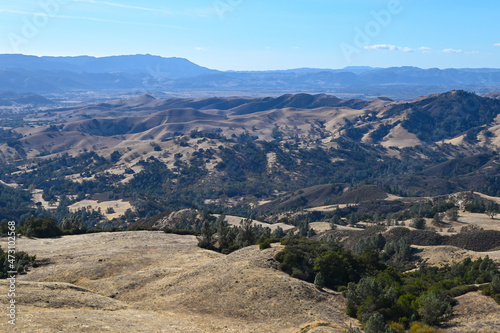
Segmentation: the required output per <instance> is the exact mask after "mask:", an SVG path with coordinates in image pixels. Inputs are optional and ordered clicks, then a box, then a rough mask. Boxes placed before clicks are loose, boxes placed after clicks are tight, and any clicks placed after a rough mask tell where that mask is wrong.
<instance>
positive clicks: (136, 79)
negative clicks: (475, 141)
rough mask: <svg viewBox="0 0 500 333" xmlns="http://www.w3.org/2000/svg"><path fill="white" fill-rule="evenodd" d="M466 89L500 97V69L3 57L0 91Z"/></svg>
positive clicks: (397, 93)
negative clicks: (218, 66)
mask: <svg viewBox="0 0 500 333" xmlns="http://www.w3.org/2000/svg"><path fill="white" fill-rule="evenodd" d="M452 89H465V90H469V91H476V92H478V93H491V92H493V91H499V90H500V69H494V68H478V69H471V68H464V69H453V68H449V69H438V68H430V69H422V68H418V67H411V66H404V67H390V68H372V67H362V66H361V67H346V68H343V69H316V68H297V69H289V70H275V71H219V70H215V69H209V68H206V67H202V66H199V65H197V64H195V63H193V62H191V61H189V60H187V59H184V58H176V57H171V58H163V57H160V56H152V55H149V54H146V55H126V56H112V57H101V58H96V57H89V56H79V57H36V56H25V55H19V54H0V91H2V90H4V91H6V90H11V91H14V92H32V93H43V94H53V93H75V92H84V91H94V92H97V91H102V90H105V91H108V92H113V91H122V92H124V91H128V92H130V91H137V90H140V91H143V92H146V93H148V94H157V95H162V94H165V91H168V92H170V94H171V95H170V96H172V95H175V94H176V93H181V92H182V93H189V94H190V95H192V96H200V95H207V94H209V95H226V96H227V95H228V94H231V93H232V92H234V95H246V94H252V95H254V96H255V95H267V94H269V93H272V94H273V95H281V94H283V93H299V92H306V93H334V94H342V95H344V96H347V95H351V96H358V97H360V98H363V99H369V98H371V97H372V96H380V95H385V96H388V97H390V98H392V99H399V100H402V99H412V98H415V97H418V96H421V95H427V94H431V93H441V92H445V91H449V90H452Z"/></svg>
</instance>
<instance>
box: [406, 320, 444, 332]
mask: <svg viewBox="0 0 500 333" xmlns="http://www.w3.org/2000/svg"><path fill="white" fill-rule="evenodd" d="M408 333H444V331H443V330H439V329H435V328H433V327H430V326H429V325H426V324H424V323H419V322H413V323H411V327H410V330H409V331H408Z"/></svg>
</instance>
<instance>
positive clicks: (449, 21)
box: [0, 0, 500, 70]
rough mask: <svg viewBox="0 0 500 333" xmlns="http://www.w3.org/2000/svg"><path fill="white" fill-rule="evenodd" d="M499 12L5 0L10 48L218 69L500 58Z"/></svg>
mask: <svg viewBox="0 0 500 333" xmlns="http://www.w3.org/2000/svg"><path fill="white" fill-rule="evenodd" d="M499 13H500V1H498V0H482V1H471V0H286V1H285V0H184V1H180V0H177V1H170V0H163V1H154V0H141V1H134V0H122V1H118V0H103V1H101V0H16V1H7V0H0V22H1V23H0V53H22V54H29V55H38V56H44V55H49V56H77V55H90V56H96V57H102V56H109V55H123V54H153V55H159V56H163V57H182V58H187V59H189V60H191V61H193V62H195V63H197V64H199V65H201V66H205V67H208V68H213V69H218V70H277V69H291V68H302V67H310V68H333V69H336V68H344V67H347V66H372V67H392V66H417V67H421V68H433V67H437V68H483V67H490V68H499V67H500V35H499V34H498V32H499V31H500V20H499V19H498V14H499ZM0 66H1V64H0Z"/></svg>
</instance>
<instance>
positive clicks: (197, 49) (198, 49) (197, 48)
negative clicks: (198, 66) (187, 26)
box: [194, 46, 206, 52]
mask: <svg viewBox="0 0 500 333" xmlns="http://www.w3.org/2000/svg"><path fill="white" fill-rule="evenodd" d="M194 49H195V50H196V51H199V52H200V51H205V50H206V49H205V48H204V47H201V46H197V47H195V48H194Z"/></svg>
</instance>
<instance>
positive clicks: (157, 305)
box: [0, 231, 356, 332]
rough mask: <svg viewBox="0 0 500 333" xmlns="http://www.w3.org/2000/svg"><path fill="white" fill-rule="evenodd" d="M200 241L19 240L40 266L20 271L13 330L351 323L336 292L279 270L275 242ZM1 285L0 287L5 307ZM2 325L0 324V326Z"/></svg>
mask: <svg viewBox="0 0 500 333" xmlns="http://www.w3.org/2000/svg"><path fill="white" fill-rule="evenodd" d="M3 242H5V240H3ZM196 243H197V241H196V238H195V237H192V236H179V235H171V234H165V233H163V232H147V231H144V232H127V233H102V234H94V235H91V234H88V235H79V236H65V237H62V238H58V239H43V240H42V239H25V238H22V239H19V240H18V248H19V250H25V251H28V252H29V253H30V254H36V255H37V258H38V259H39V260H41V261H42V262H44V263H46V264H44V265H42V266H40V267H38V268H36V269H32V271H31V272H29V273H28V274H26V275H23V276H20V277H19V281H18V293H19V297H18V298H17V299H18V322H17V325H16V330H15V332H28V331H29V332H55V331H63V332H298V331H301V330H302V331H303V329H306V331H307V332H312V331H313V330H314V329H315V327H326V328H328V332H341V331H342V330H340V328H347V327H348V326H349V323H351V322H352V323H353V325H356V324H355V322H354V321H353V320H352V319H350V318H349V317H347V316H346V315H345V310H344V306H345V303H344V298H343V297H342V296H341V295H340V294H338V293H334V292H320V291H318V290H316V289H315V288H314V286H313V285H311V284H309V283H306V282H303V281H300V280H297V279H293V278H291V277H290V276H288V275H286V274H285V273H282V272H280V271H278V270H276V269H275V266H276V262H275V261H274V259H273V256H274V255H275V254H276V252H277V251H279V250H280V248H281V247H280V246H275V247H273V248H271V249H267V250H264V251H260V250H259V249H258V247H256V246H252V247H248V248H245V249H242V250H240V251H236V252H234V253H232V254H231V255H228V256H224V255H221V254H218V253H215V252H210V251H206V250H202V249H200V248H198V247H197V246H196ZM6 291H7V290H6V285H5V284H2V286H1V287H0V302H3V304H5V302H6V301H7V299H6V296H5V295H6ZM2 311H4V310H2ZM7 325H8V324H7V322H6V321H2V322H0V331H5V330H7V329H8V326H7ZM324 325H326V326H324Z"/></svg>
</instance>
